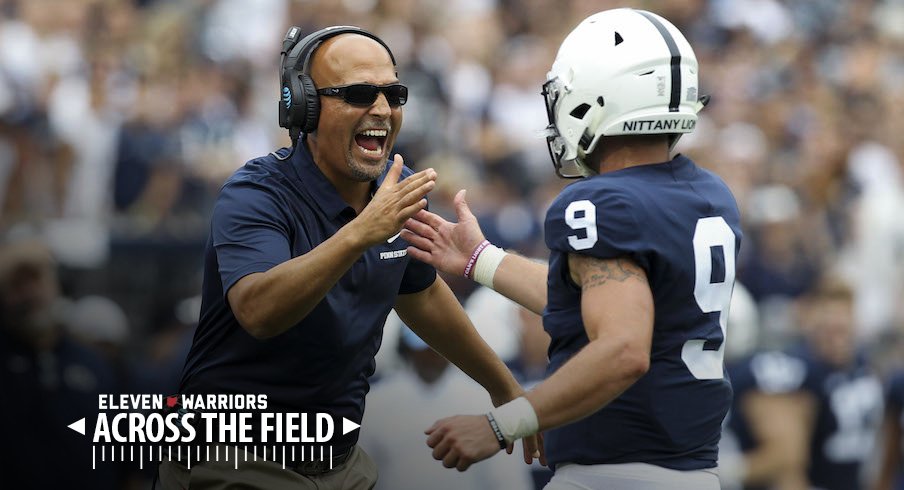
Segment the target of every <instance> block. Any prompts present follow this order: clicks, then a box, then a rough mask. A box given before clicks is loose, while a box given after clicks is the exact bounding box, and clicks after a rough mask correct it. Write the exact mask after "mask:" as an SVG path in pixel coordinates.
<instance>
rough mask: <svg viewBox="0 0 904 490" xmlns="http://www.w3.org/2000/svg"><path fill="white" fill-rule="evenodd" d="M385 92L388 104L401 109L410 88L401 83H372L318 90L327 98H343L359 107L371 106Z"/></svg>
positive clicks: (406, 100) (406, 99)
mask: <svg viewBox="0 0 904 490" xmlns="http://www.w3.org/2000/svg"><path fill="white" fill-rule="evenodd" d="M380 92H383V95H385V96H386V102H388V103H389V105H390V107H399V106H403V105H405V102H408V87H406V86H404V85H402V84H401V83H393V84H390V85H373V84H370V83H353V84H351V85H342V86H339V87H326V88H321V89H317V93H318V94H320V95H326V96H327V97H342V100H344V101H345V102H346V103H348V104H351V105H357V106H369V105H371V104H373V103H374V101H376V100H377V95H378V94H379V93H380Z"/></svg>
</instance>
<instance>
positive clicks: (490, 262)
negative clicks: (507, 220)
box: [473, 242, 505, 289]
mask: <svg viewBox="0 0 904 490" xmlns="http://www.w3.org/2000/svg"><path fill="white" fill-rule="evenodd" d="M486 244H487V245H486V246H485V247H484V248H483V250H481V252H480V253H479V254H478V255H477V258H476V259H475V261H474V277H473V279H474V280H475V281H476V282H477V283H479V284H483V285H484V286H486V287H488V288H490V289H493V276H495V275H496V269H498V268H499V264H501V263H502V259H504V258H505V250H502V249H501V248H499V247H497V246H495V245H492V244H490V242H486Z"/></svg>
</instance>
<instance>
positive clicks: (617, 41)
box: [615, 31, 625, 46]
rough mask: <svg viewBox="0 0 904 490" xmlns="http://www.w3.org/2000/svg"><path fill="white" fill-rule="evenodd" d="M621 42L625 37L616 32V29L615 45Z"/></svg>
mask: <svg viewBox="0 0 904 490" xmlns="http://www.w3.org/2000/svg"><path fill="white" fill-rule="evenodd" d="M623 42H625V38H623V37H622V35H621V34H619V33H618V31H615V45H616V46H618V45H619V44H621V43H623Z"/></svg>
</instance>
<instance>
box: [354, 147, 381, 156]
mask: <svg viewBox="0 0 904 490" xmlns="http://www.w3.org/2000/svg"><path fill="white" fill-rule="evenodd" d="M358 148H360V149H361V151H363V152H364V153H366V154H368V155H379V154H381V153H383V147H382V146H378V147H377V149H376V150H368V149H367V148H364V147H363V146H361V145H358Z"/></svg>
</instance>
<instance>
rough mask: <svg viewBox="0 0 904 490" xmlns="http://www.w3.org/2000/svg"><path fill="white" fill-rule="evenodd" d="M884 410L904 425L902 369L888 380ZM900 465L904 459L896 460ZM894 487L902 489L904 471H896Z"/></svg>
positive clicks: (903, 462) (903, 445)
mask: <svg viewBox="0 0 904 490" xmlns="http://www.w3.org/2000/svg"><path fill="white" fill-rule="evenodd" d="M885 410H886V411H887V413H888V414H889V415H890V416H892V417H894V418H895V419H897V420H898V424H899V426H900V427H904V370H899V371H896V372H895V373H893V374H892V375H891V377H890V378H889V380H888V386H887V387H886V391H885ZM898 444H900V445H901V446H902V447H904V440H900V441H898ZM902 465H904V461H898V468H901V467H902ZM895 488H898V489H901V490H904V473H901V472H899V473H898V478H897V486H896V487H895Z"/></svg>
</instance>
